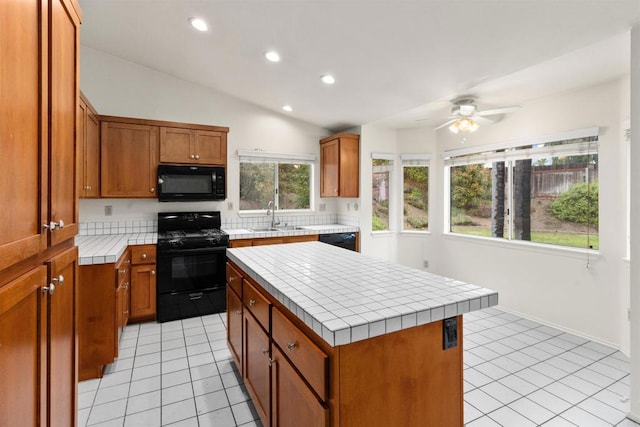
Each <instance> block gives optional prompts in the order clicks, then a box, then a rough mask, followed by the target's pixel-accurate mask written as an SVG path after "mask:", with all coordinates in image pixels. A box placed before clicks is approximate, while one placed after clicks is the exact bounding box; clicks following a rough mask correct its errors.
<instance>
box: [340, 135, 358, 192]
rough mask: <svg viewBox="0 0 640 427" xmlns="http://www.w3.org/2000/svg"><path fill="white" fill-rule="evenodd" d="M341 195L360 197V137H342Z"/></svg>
mask: <svg viewBox="0 0 640 427" xmlns="http://www.w3.org/2000/svg"><path fill="white" fill-rule="evenodd" d="M339 176H340V177H339V181H340V190H339V192H340V197H360V139H359V138H349V137H342V138H340V172H339Z"/></svg>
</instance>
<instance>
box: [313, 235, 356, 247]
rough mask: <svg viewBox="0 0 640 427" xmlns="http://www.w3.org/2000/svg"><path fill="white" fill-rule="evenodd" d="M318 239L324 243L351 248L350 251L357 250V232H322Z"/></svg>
mask: <svg viewBox="0 0 640 427" xmlns="http://www.w3.org/2000/svg"><path fill="white" fill-rule="evenodd" d="M318 240H319V241H320V242H322V243H328V244H330V245H333V246H338V247H340V248H345V249H349V250H350V251H355V250H356V233H331V234H321V235H320V236H319V237H318Z"/></svg>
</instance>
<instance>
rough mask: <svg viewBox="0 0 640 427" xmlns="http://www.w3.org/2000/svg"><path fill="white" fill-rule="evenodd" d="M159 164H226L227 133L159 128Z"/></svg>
mask: <svg viewBox="0 0 640 427" xmlns="http://www.w3.org/2000/svg"><path fill="white" fill-rule="evenodd" d="M160 162H162V163H182V164H201V165H221V166H224V165H226V164H227V132H218V131H207V130H196V129H185V128H174V127H167V126H163V127H161V128H160Z"/></svg>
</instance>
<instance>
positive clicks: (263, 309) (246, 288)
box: [242, 280, 271, 332]
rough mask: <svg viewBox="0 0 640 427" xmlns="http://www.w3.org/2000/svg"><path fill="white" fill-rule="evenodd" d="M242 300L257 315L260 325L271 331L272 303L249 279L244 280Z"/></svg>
mask: <svg viewBox="0 0 640 427" xmlns="http://www.w3.org/2000/svg"><path fill="white" fill-rule="evenodd" d="M242 302H243V303H244V305H245V307H247V308H248V309H249V311H250V312H251V314H253V315H254V316H255V318H256V319H257V321H258V322H259V324H260V326H262V328H264V330H265V331H267V332H269V330H270V328H269V317H270V316H269V309H270V307H271V303H270V302H269V300H268V299H266V298H265V297H264V296H263V295H262V293H261V292H260V291H258V290H257V289H256V287H255V286H253V285H252V284H251V283H249V281H248V280H244V281H243V293H242Z"/></svg>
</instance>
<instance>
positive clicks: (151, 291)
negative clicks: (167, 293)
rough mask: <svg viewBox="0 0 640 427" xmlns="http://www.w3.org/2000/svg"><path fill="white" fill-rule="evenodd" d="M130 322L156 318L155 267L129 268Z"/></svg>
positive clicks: (148, 265) (149, 265)
mask: <svg viewBox="0 0 640 427" xmlns="http://www.w3.org/2000/svg"><path fill="white" fill-rule="evenodd" d="M130 315H131V321H135V322H139V321H143V320H154V319H155V318H156V265H155V264H143V265H134V266H133V267H132V268H131V313H130Z"/></svg>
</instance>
